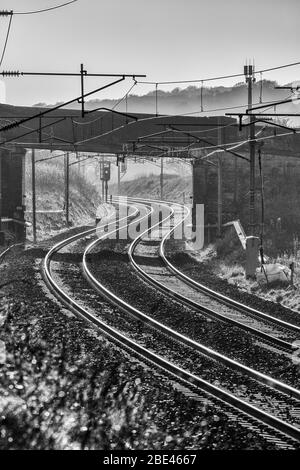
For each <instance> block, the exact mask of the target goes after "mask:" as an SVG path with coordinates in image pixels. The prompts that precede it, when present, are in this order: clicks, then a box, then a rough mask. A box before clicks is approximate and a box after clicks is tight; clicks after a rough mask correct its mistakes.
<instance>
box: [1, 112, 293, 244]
mask: <svg viewBox="0 0 300 470" xmlns="http://www.w3.org/2000/svg"><path fill="white" fill-rule="evenodd" d="M1 129H2V131H1ZM3 129H4V130H3ZM272 132H273V130H266V131H265V134H264V135H265V136H266V135H267V136H268V135H269V136H270V137H271V133H272ZM243 141H244V145H240V146H239V148H238V149H236V150H230V146H229V147H228V145H227V144H230V143H236V142H243ZM210 147H211V148H212V150H213V151H216V152H215V153H214V154H213V155H212V156H211V157H209V158H205V156H206V155H207V154H210V153H212V152H211V151H209V148H210ZM299 148H300V146H299V135H296V136H286V137H285V136H284V137H283V138H281V139H279V140H278V139H277V140H276V144H274V142H273V141H272V139H267V140H266V142H265V144H264V152H265V153H267V154H269V155H273V156H274V155H282V156H283V157H286V156H293V157H299V156H300V153H299ZM28 149H47V150H51V151H54V150H61V151H65V152H91V153H97V154H102V153H103V154H104V153H105V154H107V153H108V154H112V155H116V156H118V155H125V156H143V157H145V158H147V157H152V158H153V157H156V158H158V157H159V158H164V157H170V156H177V157H178V156H179V157H180V158H187V159H189V160H190V161H192V163H193V202H194V205H196V204H198V203H204V204H205V206H206V208H207V213H206V223H208V224H211V225H214V224H215V223H216V217H215V212H216V211H215V207H214V206H215V205H216V204H217V205H218V223H219V227H220V223H221V218H222V208H221V207H220V204H221V194H219V193H221V187H220V185H222V181H220V178H218V177H217V173H218V174H219V176H220V172H222V173H224V175H226V180H228V182H230V184H231V186H232V191H233V192H234V187H235V186H236V181H235V180H236V179H237V173H238V170H239V168H240V167H241V166H242V167H243V168H247V170H248V146H247V131H245V130H243V131H242V132H239V129H238V126H237V123H236V120H235V119H233V118H229V117H225V116H212V117H195V116H180V115H177V116H164V115H158V116H156V115H153V114H128V113H122V112H118V111H115V110H108V109H106V108H100V109H98V110H93V111H87V112H86V114H85V116H84V117H82V114H81V111H80V110H75V109H67V108H65V109H57V110H52V109H51V108H37V107H19V106H11V105H4V104H1V105H0V157H1V164H0V175H1V177H0V221H1V222H2V223H7V224H8V225H9V227H10V230H11V231H13V232H14V234H15V236H16V239H17V240H23V239H24V238H25V221H24V212H25V188H24V168H25V155H26V151H27V150H28ZM223 150H226V153H225V155H226V158H225V159H222V162H221V161H220V159H219V155H220V151H222V154H223V155H224V152H223ZM217 179H218V182H217V181H216V180H217ZM212 181H214V183H213V184H212V183H211V182H212ZM218 185H219V187H218ZM217 193H218V194H219V196H220V197H219V199H218V200H217V198H216V194H217ZM236 197H237V196H236V194H235V195H233V198H236ZM0 231H1V226H0ZM2 241H3V235H2ZM0 243H1V240H0Z"/></svg>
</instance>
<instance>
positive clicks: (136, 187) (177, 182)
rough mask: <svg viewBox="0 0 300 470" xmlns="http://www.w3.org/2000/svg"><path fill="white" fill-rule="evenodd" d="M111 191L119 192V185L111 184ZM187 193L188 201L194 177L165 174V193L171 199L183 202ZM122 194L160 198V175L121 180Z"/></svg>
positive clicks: (165, 197)
mask: <svg viewBox="0 0 300 470" xmlns="http://www.w3.org/2000/svg"><path fill="white" fill-rule="evenodd" d="M109 190H110V193H111V194H117V186H116V185H111V186H110V189H109ZM183 193H185V197H186V202H189V201H188V200H187V197H188V195H189V194H191V193H192V178H191V177H188V176H176V175H165V176H164V186H163V195H164V199H167V200H169V201H176V202H183ZM121 194H122V195H124V196H131V197H133V196H135V197H144V198H154V199H160V177H159V176H156V175H152V176H143V177H140V178H137V179H135V180H133V181H126V182H123V183H122V182H121Z"/></svg>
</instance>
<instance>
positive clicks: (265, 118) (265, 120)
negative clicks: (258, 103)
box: [226, 113, 300, 134]
mask: <svg viewBox="0 0 300 470" xmlns="http://www.w3.org/2000/svg"><path fill="white" fill-rule="evenodd" d="M227 115H228V116H238V117H239V130H240V131H241V130H242V128H243V127H248V126H250V125H251V123H250V122H247V123H243V122H242V119H243V117H245V116H247V117H248V116H250V114H246V113H226V116H227ZM251 116H253V117H254V119H255V121H253V122H254V123H258V122H262V123H264V124H270V126H275V127H280V128H282V129H286V130H288V131H291V132H294V134H296V132H297V130H296V129H294V128H293V127H288V126H284V125H283V124H279V123H277V122H274V121H272V117H280V116H286V117H292V116H300V114H263V115H261V114H259V115H257V114H251ZM259 116H263V119H261V118H260V117H259ZM269 116H271V117H270V118H269ZM253 122H252V123H253Z"/></svg>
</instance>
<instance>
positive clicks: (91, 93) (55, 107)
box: [0, 75, 125, 131]
mask: <svg viewBox="0 0 300 470" xmlns="http://www.w3.org/2000/svg"><path fill="white" fill-rule="evenodd" d="M123 80H125V77H124V76H123V75H122V78H120V79H119V80H115V81H114V82H111V83H108V84H107V85H104V86H102V87H100V88H96V89H95V90H93V91H90V92H88V93H85V94H84V95H83V98H86V97H87V96H90V95H93V94H95V93H97V92H98V91H101V90H104V89H106V88H109V87H110V86H112V85H115V84H117V83H119V82H122V81H123ZM80 98H81V97H80V96H79V97H76V98H74V99H72V100H69V101H67V102H65V103H62V104H60V105H58V106H54V108H49V109H46V110H45V111H42V112H40V113H38V114H34V115H33V116H29V117H27V118H25V119H22V120H20V121H17V122H15V123H13V124H7V125H6V126H3V127H1V128H0V131H7V130H10V129H13V128H14V127H18V126H19V125H20V124H24V123H25V122H28V121H31V120H32V119H36V118H39V117H42V116H44V115H45V114H49V113H51V112H53V111H56V110H57V109H61V108H63V107H64V106H68V105H69V104H72V103H76V102H78V100H79V99H80Z"/></svg>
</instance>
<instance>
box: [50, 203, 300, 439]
mask: <svg viewBox="0 0 300 470" xmlns="http://www.w3.org/2000/svg"><path fill="white" fill-rule="evenodd" d="M148 215H149V211H146V213H145V215H144V216H142V218H144V217H148ZM116 230H117V229H116ZM116 230H114V231H116ZM91 232H92V231H88V232H84V233H83V234H81V237H80V236H79V235H77V236H76V237H71V238H70V239H68V240H65V241H64V242H62V243H60V244H58V245H56V246H55V247H53V249H52V250H50V252H49V253H48V255H47V256H46V259H45V262H44V277H45V280H46V282H47V284H48V286H49V287H50V288H51V290H52V291H53V292H54V293H55V294H56V295H57V296H58V297H59V298H60V300H62V301H63V302H64V303H65V304H67V305H68V306H69V308H71V309H72V310H73V311H74V312H75V313H76V314H77V315H79V316H81V317H83V318H85V319H86V320H88V321H89V322H91V323H93V324H94V325H95V326H97V327H98V328H99V329H100V330H101V331H102V332H103V333H104V334H105V335H106V336H108V337H109V338H110V339H111V340H113V341H114V342H115V343H117V344H118V345H119V346H122V347H125V348H127V349H128V348H129V350H130V351H131V353H135V354H137V355H138V356H139V357H140V358H142V359H144V360H145V359H146V360H147V361H150V362H151V364H152V365H156V366H157V367H159V368H160V369H162V370H163V371H164V372H165V373H168V374H171V375H172V377H173V378H176V379H177V380H180V382H181V383H184V385H185V386H189V387H191V388H192V389H193V390H198V392H200V391H201V393H203V392H206V393H209V395H210V396H211V397H214V398H216V399H218V400H221V402H222V403H223V404H226V405H227V406H228V405H229V406H232V407H234V408H235V409H236V410H239V411H238V412H242V413H243V419H244V420H245V417H247V419H249V417H252V418H254V419H256V420H258V422H260V423H264V425H266V426H271V428H273V429H275V430H276V431H279V432H280V433H282V434H284V435H286V436H289V438H292V439H293V440H297V441H299V440H300V429H299V425H297V424H296V425H295V423H291V422H288V421H285V420H284V419H282V417H283V416H284V413H285V410H286V408H287V407H286V400H292V401H293V407H294V417H293V420H294V421H295V420H296V421H297V420H298V414H299V399H300V392H299V391H298V390H295V389H292V387H289V386H287V385H285V384H282V383H280V382H278V381H276V380H274V379H272V378H271V377H267V376H263V374H259V373H258V374H257V373H256V372H254V375H255V377H256V378H257V377H259V379H260V381H262V382H264V381H266V383H265V385H264V386H265V387H268V389H270V390H272V393H271V396H270V394H269V400H271V401H273V402H274V403H276V405H278V407H279V409H280V410H281V411H280V412H279V415H281V416H278V410H277V416H276V413H275V415H274V414H272V413H270V412H267V411H265V410H264V409H263V406H262V407H259V406H257V404H258V403H257V401H258V400H257V397H256V404H254V405H253V404H252V403H250V402H249V401H246V400H244V399H241V398H240V397H238V396H236V395H234V393H230V392H229V391H228V390H225V389H224V388H221V387H217V386H215V385H214V384H213V383H210V382H208V381H207V380H204V379H203V378H201V377H200V376H199V374H195V373H193V372H190V371H188V370H186V369H185V368H183V367H180V366H179V365H178V364H176V363H174V362H173V361H170V360H167V359H165V358H164V357H162V356H161V355H160V354H156V353H154V352H153V351H151V350H149V349H148V348H146V347H144V346H143V345H141V344H139V343H138V341H134V340H132V339H131V338H129V337H128V336H127V335H124V334H122V333H120V332H119V331H118V330H117V329H116V328H112V327H111V326H109V325H107V323H105V322H103V321H101V320H100V319H99V318H98V317H97V316H95V315H94V314H92V313H91V312H89V311H88V310H87V309H86V308H83V307H82V306H80V305H79V304H78V303H77V302H75V301H74V300H73V299H72V298H71V297H70V296H69V295H68V294H66V293H65V292H64V290H63V289H62V288H61V287H60V286H59V285H58V284H57V283H56V282H55V281H54V280H53V278H52V276H51V269H50V264H51V259H52V257H53V256H54V254H55V253H57V252H58V251H59V250H60V249H61V248H62V247H65V246H67V245H68V244H70V243H73V242H74V241H76V240H78V239H79V238H84V237H86V236H87V235H90V234H91ZM110 233H112V232H110ZM108 235H109V234H106V235H104V236H103V237H102V239H104V238H106V237H107V236H108ZM100 241H101V239H100V240H96V241H94V242H92V243H91V244H90V245H89V246H88V248H87V249H86V250H85V254H84V258H83V267H84V271H85V275H86V277H87V279H88V280H89V281H90V282H91V284H92V285H93V287H95V288H97V290H98V291H99V292H100V293H101V295H102V296H104V297H106V298H107V299H109V300H110V302H112V303H114V304H115V305H117V306H118V307H119V308H120V309H122V310H123V311H126V313H130V314H131V315H132V314H133V315H135V316H137V315H138V316H140V319H142V321H143V322H145V323H146V324H149V325H151V327H153V326H154V323H153V319H151V318H150V317H148V316H146V315H144V314H143V313H142V312H137V311H136V309H133V308H132V306H131V305H129V304H126V302H124V301H123V300H122V299H120V298H119V297H118V296H115V295H114V294H113V293H112V292H110V291H109V290H108V289H106V288H105V287H104V286H103V285H102V284H101V283H99V281H98V280H97V279H95V277H94V276H93V275H92V274H91V273H90V271H89V269H88V267H87V262H86V257H87V255H88V253H90V251H91V250H92V249H93V248H94V247H95V246H96V245H97V244H98V243H99V242H100ZM134 310H135V311H134ZM154 327H155V329H156V330H159V331H160V332H162V333H163V334H164V335H166V336H169V337H172V339H174V340H175V341H176V342H179V343H181V344H183V343H185V347H189V348H190V349H194V350H195V349H196V350H197V352H198V353H199V352H200V353H201V355H202V356H203V357H206V358H207V357H210V359H212V357H213V358H214V360H215V362H217V361H218V362H223V363H224V361H225V362H226V365H227V366H228V365H229V364H230V366H231V367H233V368H236V369H239V372H240V371H241V369H240V365H239V364H236V363H235V361H231V360H229V362H227V361H228V358H224V357H222V355H219V354H218V353H217V354H216V352H215V351H209V350H208V348H203V346H201V345H200V344H199V343H196V342H193V341H191V340H190V339H189V338H185V337H183V335H180V334H178V333H177V332H175V331H171V330H170V329H169V328H167V327H165V325H162V324H159V322H155V326H154ZM210 354H212V356H210ZM246 369H247V371H246ZM242 370H243V372H244V373H246V372H247V375H248V376H249V375H251V374H253V371H251V370H249V369H248V368H244V367H243V366H242ZM182 381H183V382H182ZM260 386H261V384H260ZM275 390H276V391H275ZM273 393H275V394H278V393H279V394H280V398H279V396H278V395H276V398H275V396H274V395H273ZM257 395H258V394H257ZM274 399H275V401H274ZM262 404H263V397H261V398H260V405H262ZM290 405H291V402H290V403H289V406H290ZM241 419H242V418H241ZM265 432H267V433H268V432H269V433H270V430H269V431H266V430H265ZM277 437H278V436H277ZM277 437H276V439H277Z"/></svg>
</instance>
